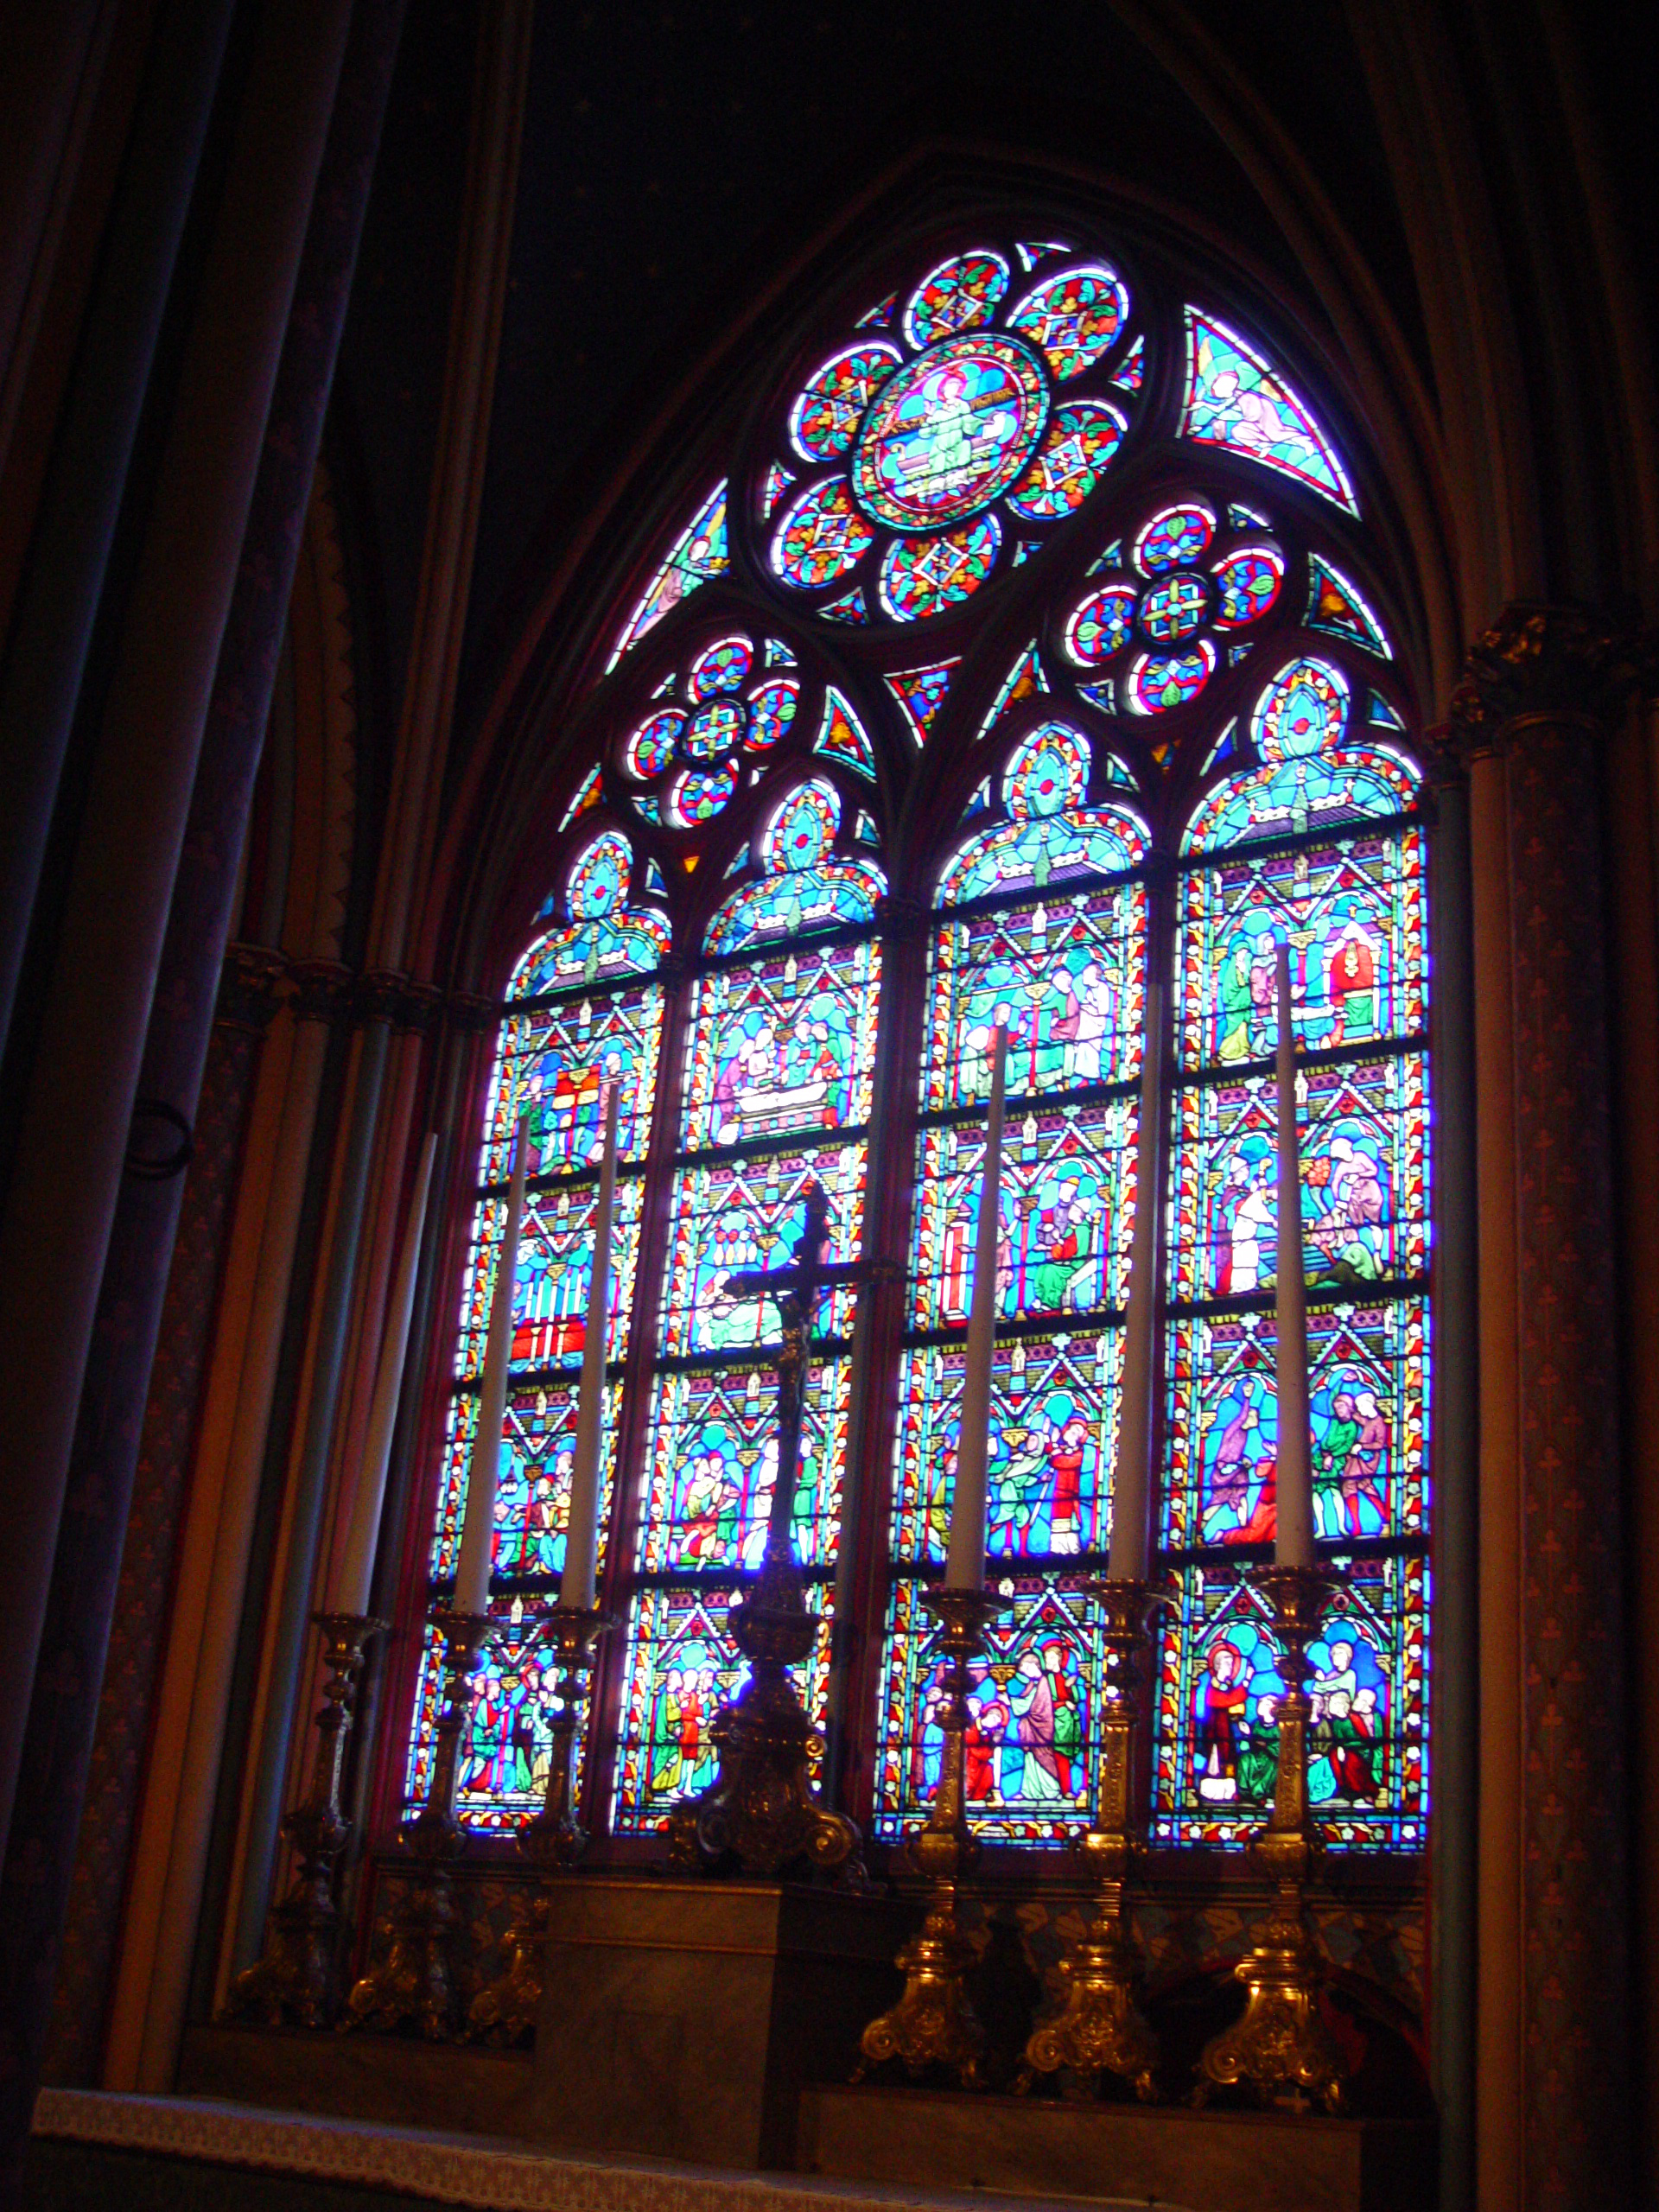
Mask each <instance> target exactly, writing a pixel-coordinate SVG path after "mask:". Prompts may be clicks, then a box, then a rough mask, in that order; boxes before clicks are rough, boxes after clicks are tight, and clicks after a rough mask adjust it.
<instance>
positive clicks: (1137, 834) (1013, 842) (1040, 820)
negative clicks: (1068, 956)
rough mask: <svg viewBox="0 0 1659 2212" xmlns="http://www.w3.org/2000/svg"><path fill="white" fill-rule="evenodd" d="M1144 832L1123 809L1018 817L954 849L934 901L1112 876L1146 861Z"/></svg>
mask: <svg viewBox="0 0 1659 2212" xmlns="http://www.w3.org/2000/svg"><path fill="white" fill-rule="evenodd" d="M1147 842H1148V841H1147V831H1146V827H1145V825H1144V823H1141V821H1140V820H1139V819H1138V818H1137V817H1135V816H1134V815H1132V814H1130V813H1129V812H1128V810H1127V809H1126V808H1123V807H1119V806H1101V807H1094V808H1082V807H1080V808H1078V809H1077V810H1076V812H1074V813H1073V814H1071V815H1069V816H1062V815H1052V814H1051V815H1044V816H1040V817H1033V818H1030V819H1027V818H1024V817H1016V818H1015V819H1014V821H1012V822H1007V823H1003V824H1002V825H1001V827H1000V828H998V829H983V830H981V831H980V833H979V834H978V836H974V837H970V838H969V840H968V842H966V843H965V844H964V845H963V846H961V847H959V848H958V849H957V854H956V856H955V858H954V859H953V860H951V861H950V862H948V863H947V865H946V868H945V870H944V874H943V875H942V876H941V877H940V878H939V888H938V902H939V904H940V905H941V906H959V905H962V904H963V903H964V902H965V901H966V900H968V899H984V898H988V896H989V895H990V893H992V892H995V891H1020V890H1032V889H1035V890H1038V891H1041V890H1044V889H1046V887H1047V886H1048V885H1050V884H1051V883H1052V884H1061V883H1065V882H1068V881H1070V880H1074V879H1075V878H1077V877H1078V876H1082V875H1093V874H1103V875H1110V874H1116V873H1117V872H1118V871H1120V870H1122V869H1125V868H1136V867H1138V866H1139V865H1140V863H1141V861H1142V860H1143V859H1144V858H1145V857H1146V852H1147Z"/></svg>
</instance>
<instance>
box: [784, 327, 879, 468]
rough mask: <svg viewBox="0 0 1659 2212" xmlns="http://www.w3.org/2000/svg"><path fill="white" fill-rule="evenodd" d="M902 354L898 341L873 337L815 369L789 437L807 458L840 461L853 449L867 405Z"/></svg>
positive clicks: (795, 410)
mask: <svg viewBox="0 0 1659 2212" xmlns="http://www.w3.org/2000/svg"><path fill="white" fill-rule="evenodd" d="M901 359H903V356H902V355H901V354H900V353H899V348H898V347H897V346H890V345H888V344H887V342H886V340H881V339H872V340H867V341H866V342H865V343H864V344H863V345H861V346H847V347H845V348H844V349H843V350H842V352H841V353H837V354H836V355H835V357H834V358H833V359H831V360H828V361H826V362H825V363H824V365H823V367H822V368H821V369H818V370H817V371H816V372H814V374H813V375H812V376H811V377H810V378H809V379H808V382H807V385H806V388H805V390H804V391H803V392H802V393H801V396H800V397H799V398H798V400H797V401H796V402H795V404H794V406H793V407H792V408H791V410H790V416H789V434H790V436H791V438H792V439H793V440H794V442H795V444H796V446H797V448H798V450H799V452H800V453H801V454H802V455H803V456H804V459H806V460H808V461H836V460H838V459H839V458H840V457H841V455H842V454H844V453H847V452H849V451H850V449H851V447H852V442H853V440H854V438H855V436H856V435H858V426H859V423H861V421H862V420H863V416H864V410H865V409H866V408H867V407H868V405H869V404H870V402H871V400H872V399H873V398H874V397H875V395H876V393H877V392H878V391H880V389H881V387H882V385H884V384H885V383H886V382H887V378H889V377H890V376H891V375H892V374H893V371H894V370H895V369H896V368H897V367H898V366H899V362H900V360H901Z"/></svg>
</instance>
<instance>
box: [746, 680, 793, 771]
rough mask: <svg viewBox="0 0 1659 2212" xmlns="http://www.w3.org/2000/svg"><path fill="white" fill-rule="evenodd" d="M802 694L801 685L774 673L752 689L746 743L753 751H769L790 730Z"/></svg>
mask: <svg viewBox="0 0 1659 2212" xmlns="http://www.w3.org/2000/svg"><path fill="white" fill-rule="evenodd" d="M800 696H801V687H800V685H799V684H798V683H796V682H795V681H794V679H793V678H792V677H787V676H774V677H771V678H770V679H769V680H768V681H767V682H766V683H761V684H758V685H757V686H756V688H755V689H754V690H753V691H751V692H750V694H749V728H748V738H747V743H748V746H749V749H750V751H751V752H753V753H762V752H766V751H767V750H769V749H770V748H771V747H772V746H774V745H776V744H777V742H778V741H779V738H781V737H784V736H785V735H786V734H787V733H788V730H789V727H790V724H791V722H792V721H794V719H795V709H796V707H797V706H798V704H799V702H800Z"/></svg>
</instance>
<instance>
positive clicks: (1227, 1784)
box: [1152, 1554, 1429, 1851]
mask: <svg viewBox="0 0 1659 2212" xmlns="http://www.w3.org/2000/svg"><path fill="white" fill-rule="evenodd" d="M1338 1560H1339V1563H1340V1564H1341V1565H1342V1567H1343V1568H1344V1572H1345V1574H1346V1577H1347V1580H1346V1582H1345V1584H1344V1589H1343V1591H1342V1593H1341V1595H1340V1597H1339V1598H1338V1600H1337V1602H1336V1604H1335V1605H1334V1606H1333V1607H1332V1611H1331V1612H1330V1613H1329V1615H1328V1616H1327V1617H1326V1619H1325V1623H1324V1626H1323V1630H1322V1633H1321V1634H1320V1636H1319V1638H1318V1640H1317V1641H1316V1642H1315V1643H1313V1644H1311V1645H1310V1646H1309V1648H1308V1653H1307V1666H1308V1672H1307V1676H1306V1681H1305V1684H1304V1687H1305V1688H1306V1689H1307V1690H1308V1692H1309V1694H1310V1696H1311V1698H1312V1701H1313V1716H1312V1719H1311V1722H1310V1725H1309V1729H1308V1777H1307V1779H1308V1795H1309V1797H1310V1799H1311V1800H1312V1802H1313V1807H1314V1809H1315V1812H1316V1814H1317V1815H1318V1817H1319V1820H1320V1821H1321V1823H1322V1824H1323V1825H1324V1826H1325V1829H1326V1831H1327V1833H1328V1834H1331V1835H1332V1836H1333V1838H1334V1839H1335V1840H1336V1841H1337V1842H1338V1843H1339V1844H1343V1845H1347V1846H1350V1847H1360V1848H1368V1849H1371V1850H1389V1849H1393V1850H1405V1851H1419V1850H1421V1848H1422V1847H1423V1842H1424V1840H1425V1837H1426V1835H1427V1814H1428V1794H1429V1793H1428V1745H1427V1732H1428V1686H1427V1673H1428V1664H1427V1633H1426V1630H1427V1611H1428V1568H1427V1562H1426V1561H1425V1560H1423V1559H1422V1558H1421V1556H1419V1555H1414V1554H1395V1556H1393V1557H1383V1558H1353V1557H1344V1556H1342V1555H1341V1554H1338ZM1159 1641H1160V1649H1159V1660H1158V1675H1157V1730H1156V1750H1155V1754H1154V1758H1155V1772H1154V1810H1153V1823H1152V1835H1153V1840H1154V1842H1155V1843H1164V1844H1236V1843H1238V1842H1240V1841H1242V1840H1243V1839H1244V1838H1245V1837H1246V1836H1247V1835H1248V1834H1249V1833H1250V1831H1251V1829H1252V1828H1254V1827H1259V1825H1260V1823H1261V1821H1262V1815H1263V1813H1264V1812H1265V1811H1266V1810H1267V1808H1268V1806H1269V1804H1270V1803H1271V1801H1272V1796H1273V1781H1274V1762H1275V1759H1276V1757H1277V1752H1278V1743H1279V1733H1278V1727H1277V1724H1276V1714H1277V1711H1278V1701H1279V1700H1280V1699H1281V1697H1282V1696H1283V1694H1284V1692H1285V1689H1286V1687H1287V1685H1286V1682H1285V1678H1284V1673H1283V1670H1282V1668H1281V1663H1280V1654H1279V1651H1278V1649H1277V1648H1276V1645H1275V1643H1274V1636H1273V1630H1272V1625H1271V1623H1270V1620H1269V1618H1268V1612H1267V1610H1266V1608H1265V1606H1264V1605H1263V1604H1262V1599H1261V1598H1260V1597H1259V1596H1258V1595H1257V1593H1256V1592H1255V1591H1254V1590H1253V1589H1252V1588H1251V1587H1250V1586H1249V1584H1248V1583H1246V1582H1244V1581H1243V1580H1241V1579H1240V1578H1239V1576H1238V1575H1237V1573H1236V1571H1235V1570H1234V1569H1233V1568H1231V1567H1229V1566H1227V1565H1226V1564H1225V1563H1223V1564H1220V1565H1193V1566H1190V1567H1185V1568H1183V1569H1182V1570H1181V1571H1180V1573H1179V1599H1178V1602H1177V1604H1176V1605H1175V1606H1174V1607H1173V1608H1172V1609H1171V1611H1169V1613H1168V1614H1166V1616H1165V1626H1164V1627H1163V1629H1162V1630H1161V1631H1160V1639H1159Z"/></svg>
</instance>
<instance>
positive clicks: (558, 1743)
mask: <svg viewBox="0 0 1659 2212" xmlns="http://www.w3.org/2000/svg"><path fill="white" fill-rule="evenodd" d="M538 1625H539V1626H540V1627H541V1628H542V1630H543V1631H544V1632H545V1634H546V1636H547V1638H548V1641H549V1642H550V1643H551V1645H552V1646H553V1649H554V1650H555V1652H556V1654H557V1661H558V1669H559V1682H558V1688H557V1690H556V1693H555V1694H556V1697H557V1698H558V1700H559V1704H558V1710H557V1712H556V1713H555V1714H554V1716H553V1719H552V1722H551V1724H550V1725H551V1730H552V1736H553V1743H552V1747H551V1751H550V1755H549V1760H548V1769H547V1793H546V1796H545V1799H544V1801H543V1805H542V1809H541V1811H540V1812H539V1813H533V1814H531V1815H530V1817H529V1818H528V1819H526V1820H525V1821H524V1822H523V1824H522V1825H521V1827H519V1830H518V1848H519V1850H520V1852H521V1853H523V1854H524V1857H525V1858H526V1859H528V1860H529V1861H530V1863H531V1866H533V1867H534V1868H535V1869H536V1872H537V1882H536V1886H535V1887H534V1888H533V1889H532V1890H531V1891H529V1892H528V1893H527V1894H526V1895H525V1897H524V1898H523V1900H522V1902H521V1903H520V1904H519V1907H518V1910H517V1911H516V1912H515V1913H514V1914H513V1916H512V1923H511V1924H510V1925H509V1926H508V1929H507V1931H506V1933H505V1936H503V1937H502V1939H501V1947H502V1950H503V1952H504V1953H505V1961H506V1963H505V1966H504V1967H503V1968H502V1970H501V1972H500V1973H499V1974H498V1975H497V1976H496V1978H495V1980H493V1981H491V1982H488V1983H486V1985H485V1986H484V1987H483V1988H482V1989H480V1991H479V1993H478V1994H477V1995H476V1996H475V1997H474V1999H473V2001H472V2004H471V2005H470V2006H469V2008H468V2010H467V2034H468V2036H469V2037H473V2038H474V2039H475V2040H476V2041H478V2042H480V2043H493V2044H518V2043H525V2042H528V2041H529V2040H530V2039H531V2037H533V2036H534V2034H535V2032H536V2020H537V2014H538V2013H539V2012H540V2011H541V2006H542V1990H543V1983H544V1978H545V1977H544V1971H543V1960H544V1958H545V1955H546V1951H547V1933H548V1921H549V1917H550V1913H551V1911H552V1908H553V1897H552V1890H553V1885H554V1884H555V1883H556V1881H557V1879H558V1878H559V1876H560V1875H561V1874H563V1873H566V1872H569V1870H570V1868H572V1867H573V1866H576V1865H577V1864H578V1862H579V1861H580V1859H581V1858H582V1853H583V1852H585V1851H586V1850H587V1848H588V1834H587V1830H586V1829H585V1828H582V1827H579V1826H578V1825H577V1821H576V1773H575V1750H576V1727H577V1723H578V1720H579V1718H580V1712H581V1705H582V1694H583V1689H584V1679H585V1677H586V1676H587V1675H589V1674H591V1672H592V1670H593V1666H594V1654H593V1652H592V1651H590V1650H589V1649H588V1646H589V1645H590V1644H591V1643H594V1641H595V1640H596V1638H598V1637H601V1636H602V1635H604V1633H605V1631H606V1630H607V1629H609V1628H612V1627H613V1626H614V1625H615V1624H614V1622H613V1620H612V1618H611V1616H610V1615H609V1614H608V1613H601V1612H596V1611H594V1609H593V1608H592V1607H591V1606H585V1605H554V1606H551V1607H550V1608H549V1610H548V1611H546V1612H544V1613H543V1614H542V1616H541V1617H540V1620H539V1623H538Z"/></svg>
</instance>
